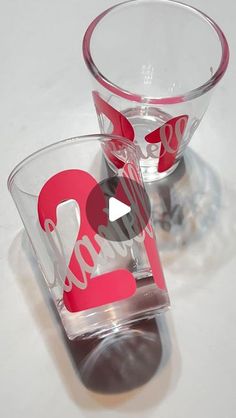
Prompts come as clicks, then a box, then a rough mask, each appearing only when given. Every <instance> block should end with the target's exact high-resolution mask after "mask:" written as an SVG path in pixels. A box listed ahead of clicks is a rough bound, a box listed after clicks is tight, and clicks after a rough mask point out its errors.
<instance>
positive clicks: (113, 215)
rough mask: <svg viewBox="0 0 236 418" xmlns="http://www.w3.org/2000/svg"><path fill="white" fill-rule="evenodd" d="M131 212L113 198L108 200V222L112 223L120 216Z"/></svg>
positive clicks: (127, 207) (126, 206)
mask: <svg viewBox="0 0 236 418" xmlns="http://www.w3.org/2000/svg"><path fill="white" fill-rule="evenodd" d="M130 211H131V207H130V206H128V205H126V204H125V203H122V202H121V201H120V200H118V199H116V198H115V197H110V199H109V221H110V222H114V221H117V219H119V218H122V216H124V215H127V213H129V212H130Z"/></svg>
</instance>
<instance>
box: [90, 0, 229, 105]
mask: <svg viewBox="0 0 236 418" xmlns="http://www.w3.org/2000/svg"><path fill="white" fill-rule="evenodd" d="M143 2H144V0H127V1H123V2H121V3H118V4H116V5H114V6H112V7H109V8H108V9H106V10H105V11H104V12H102V13H101V14H99V15H98V16H97V17H96V18H95V19H94V20H93V21H92V22H91V23H90V25H89V26H88V28H87V30H86V32H85V34H84V38H83V45H82V50H83V56H84V60H85V63H86V65H87V67H88V69H89V71H90V73H91V74H92V75H93V77H94V78H95V79H96V80H97V81H98V82H99V83H100V84H101V85H102V86H103V87H105V88H106V89H108V90H109V91H110V92H112V93H114V94H116V95H117V96H120V97H122V98H124V99H127V100H132V101H134V102H138V103H148V104H175V103H182V102H185V101H188V100H192V99H194V98H197V97H199V96H201V95H202V94H204V93H206V92H207V91H208V90H210V89H212V88H213V87H214V86H215V85H216V84H217V83H218V82H219V81H220V79H221V78H222V77H223V75H224V73H225V71H226V69H227V66H228V62H229V46H228V42H227V40H226V37H225V35H224V33H223V31H222V30H221V29H220V27H219V26H218V25H217V23H216V22H215V21H214V20H212V19H211V18H210V17H209V16H208V15H207V14H205V13H204V12H202V11H201V10H199V9H197V8H195V7H192V6H189V5H188V4H185V3H182V2H178V1H173V0H156V2H159V3H169V4H170V5H171V6H173V7H176V6H180V7H182V8H184V9H189V10H190V11H191V12H193V13H196V14H198V15H199V16H200V17H201V18H202V19H203V20H204V21H205V22H206V23H208V24H209V25H210V26H211V27H212V28H213V29H214V30H215V32H216V34H217V35H218V38H219V41H220V44H221V60H220V64H219V66H218V68H217V69H216V71H215V72H214V74H213V75H212V76H211V78H209V79H208V80H207V81H206V82H205V83H203V84H201V85H200V86H199V87H196V88H194V89H192V90H189V91H187V92H185V93H183V94H181V95H177V96H167V97H153V96H145V95H139V94H136V93H132V92H131V91H129V90H126V89H123V88H122V87H120V86H118V85H116V84H114V83H113V82H112V81H110V80H109V79H108V78H106V76H105V75H103V74H102V73H101V72H100V71H99V69H98V68H97V66H96V64H95V63H94V61H93V58H92V54H91V39H92V36H93V32H94V30H95V28H96V27H97V25H98V24H99V22H100V21H101V20H102V19H103V18H104V17H105V16H106V15H107V14H108V13H110V12H112V11H113V10H114V9H116V8H120V7H122V6H124V5H127V6H129V5H130V4H131V3H137V4H138V3H143Z"/></svg>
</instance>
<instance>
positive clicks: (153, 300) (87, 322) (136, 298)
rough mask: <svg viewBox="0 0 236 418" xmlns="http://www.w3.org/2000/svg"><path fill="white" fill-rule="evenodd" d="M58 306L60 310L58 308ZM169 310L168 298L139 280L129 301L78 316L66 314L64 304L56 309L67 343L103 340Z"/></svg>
mask: <svg viewBox="0 0 236 418" xmlns="http://www.w3.org/2000/svg"><path fill="white" fill-rule="evenodd" d="M60 305H61V306H60ZM168 307H169V297H168V293H167V291H165V290H160V289H159V288H158V287H157V286H156V284H154V283H153V282H152V280H151V279H149V278H146V279H144V280H141V281H140V283H139V285H138V288H137V290H136V293H135V294H134V295H133V296H132V297H131V298H128V299H124V300H122V301H119V302H115V303H112V304H110V305H105V306H100V307H98V308H95V309H89V310H87V311H82V312H78V313H71V312H69V311H68V310H67V309H66V308H65V306H64V304H63V302H62V301H61V303H60V304H59V306H58V310H59V313H60V317H61V320H62V323H63V325H64V328H65V330H66V333H67V336H68V338H69V339H71V340H73V339H75V338H77V337H78V336H79V337H80V338H82V339H84V338H92V337H94V336H96V337H101V338H103V337H105V336H107V335H110V334H113V333H115V332H118V331H119V330H120V329H124V327H128V326H129V325H130V324H132V323H134V322H135V321H139V320H140V319H144V318H153V317H154V316H155V315H157V314H158V313H161V312H163V311H165V310H166V309H167V308H168Z"/></svg>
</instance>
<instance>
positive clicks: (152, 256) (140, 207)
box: [116, 163, 166, 290]
mask: <svg viewBox="0 0 236 418" xmlns="http://www.w3.org/2000/svg"><path fill="white" fill-rule="evenodd" d="M122 174H123V176H124V178H127V182H126V188H128V189H127V194H128V195H129V196H130V198H129V200H130V201H131V202H135V208H136V209H134V211H135V212H136V215H137V216H138V220H139V223H140V224H141V225H142V224H143V225H144V224H145V217H146V216H148V215H147V210H146V206H145V197H144V195H143V188H142V187H141V178H140V175H139V173H138V171H137V168H136V167H135V165H134V164H132V163H126V164H125V165H124V167H123V169H122ZM130 178H132V180H135V183H133V182H129V179H130ZM134 184H135V185H136V186H137V187H135V188H134ZM139 185H140V187H138V186H139ZM116 195H117V196H119V190H118V191H117V192H116ZM140 230H142V227H141V228H140ZM143 236H144V246H145V250H146V253H147V256H148V260H149V264H150V267H151V270H152V275H153V279H154V282H155V283H156V285H157V286H158V287H159V288H160V289H162V290H166V284H165V279H164V275H163V271H162V267H161V262H160V258H159V254H158V250H157V244H156V239H155V235H154V231H153V228H152V225H151V223H150V220H149V222H148V223H147V225H146V227H145V229H144V230H143Z"/></svg>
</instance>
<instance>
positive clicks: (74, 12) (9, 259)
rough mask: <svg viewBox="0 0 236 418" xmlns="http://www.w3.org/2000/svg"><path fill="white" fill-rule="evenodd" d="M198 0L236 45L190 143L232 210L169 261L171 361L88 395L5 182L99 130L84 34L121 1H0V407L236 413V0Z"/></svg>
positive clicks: (171, 415)
mask: <svg viewBox="0 0 236 418" xmlns="http://www.w3.org/2000/svg"><path fill="white" fill-rule="evenodd" d="M189 3H190V4H191V5H195V6H196V7H198V8H200V9H202V10H203V11H205V12H206V13H207V14H209V15H210V16H212V17H213V18H214V19H215V20H216V21H217V22H218V23H219V24H220V26H221V27H222V29H223V30H224V32H225V34H226V36H227V38H228V40H229V45H230V49H231V60H230V65H229V68H228V71H227V74H226V76H225V77H224V79H223V80H222V81H221V83H220V85H219V86H218V88H217V90H216V92H215V94H214V96H213V98H212V101H211V105H210V107H209V109H208V112H207V114H206V116H205V118H204V120H203V122H202V124H201V125H200V127H199V129H198V131H197V132H196V134H195V136H194V139H193V141H192V143H191V148H192V149H194V150H195V151H196V153H197V154H198V155H200V156H201V158H202V159H203V161H204V164H205V165H207V167H209V169H210V170H211V172H212V173H213V175H214V177H215V178H216V179H217V182H218V183H219V184H220V190H221V207H220V208H219V209H218V214H217V221H216V225H215V227H214V228H213V231H211V234H209V236H208V234H205V235H204V236H203V237H202V242H201V241H200V243H198V246H197V247H196V246H194V245H189V246H187V248H184V249H181V250H179V253H177V254H176V257H177V258H176V260H177V264H178V268H176V263H175V264H174V265H173V264H171V263H170V262H169V261H168V260H165V258H163V263H164V271H165V276H166V280H167V284H168V288H169V293H170V297H171V301H172V309H171V312H170V313H168V315H167V323H168V328H169V333H170V338H171V342H172V349H171V354H170V358H169V360H168V362H167V363H166V364H165V365H164V366H162V367H160V370H159V372H158V373H157V374H156V375H155V376H154V378H153V379H152V380H151V381H150V382H149V383H148V384H146V385H145V386H143V387H141V388H140V389H137V390H134V391H131V392H129V393H125V394H123V395H114V396H107V395H98V394H94V393H92V392H90V391H88V390H87V389H85V388H84V387H83V385H82V384H81V383H80V381H79V379H78V378H77V376H76V375H75V372H74V370H73V367H72V364H71V361H70V359H69V357H68V354H67V352H66V350H65V347H64V345H63V342H62V339H61V337H60V335H59V333H58V331H57V329H56V326H55V323H54V320H53V319H52V317H51V315H50V312H49V310H48V308H47V307H46V306H45V302H44V300H43V297H42V294H41V291H40V289H39V287H38V285H37V283H36V281H35V280H34V275H33V272H32V270H31V267H30V266H29V265H28V262H27V260H26V259H24V256H23V255H22V253H21V251H20V247H19V242H18V241H19V237H20V235H19V233H20V231H21V229H22V225H21V221H20V219H19V216H18V214H17V212H16V209H15V207H14V205H13V202H12V201H11V198H10V195H9V194H8V191H7V188H6V179H7V175H8V174H9V172H10V170H11V169H12V168H13V166H14V165H15V164H16V163H17V162H19V161H20V160H21V159H22V158H24V157H25V156H27V155H28V154H30V153H31V152H33V151H35V150H36V149H38V148H40V147H42V146H45V145H47V144H49V143H51V142H54V141H55V140H58V139H62V138H66V137H71V136H75V135H78V134H85V133H91V132H96V131H98V127H97V121H96V116H95V112H94V108H93V104H92V100H91V95H90V80H89V77H88V73H87V70H86V68H85V65H84V63H83V60H82V54H81V41H82V35H83V33H84V31H85V29H86V27H87V25H88V24H89V23H90V21H91V20H92V18H94V17H95V16H96V15H97V14H98V13H99V12H101V11H102V10H103V9H105V8H107V7H108V6H110V5H112V4H115V1H113V0H100V1H96V0H86V1H82V0H40V1H36V0H5V1H4V0H2V1H1V3H0V32H1V35H0V45H1V46H0V102H1V103H0V105H1V112H0V129H1V131H0V141H1V142H0V144H1V148H0V150H1V151H0V158H1V176H0V179H1V180H0V186H1V203H0V205H1V206H0V216H1V218H0V232H1V236H0V244H1V246H0V249H1V254H0V271H1V282H0V326H1V330H0V335H1V343H0V350H1V374H0V379H1V381H0V411H1V412H0V414H1V416H2V417H4V418H19V417H25V418H29V417H34V418H37V417H40V418H41V417H44V416H46V417H50V418H74V417H76V418H80V417H92V418H93V417H96V418H97V417H102V418H105V417H109V418H110V417H128V416H136V417H158V418H167V417H168V418H182V417H190V418H199V417H203V418H205V417H206V418H210V417H212V418H213V417H214V418H222V417H224V418H233V417H235V410H236V396H235V382H236V325H235V320H236V303H235V299H236V277H235V272H236V258H235V251H236V240H235V231H236V220H235V211H236V209H235V208H236V185H235V173H236V169H235V165H236V164H235V153H236V142H235V141H236V137H235V128H234V127H235V82H236V79H235V50H236V26H235V15H236V13H235V12H236V5H235V1H234V0H225V1H216V0H208V1H207V2H206V1H204V0H195V1H192V0H189ZM209 53H210V51H209ZM186 260H188V261H186ZM189 260H191V263H190V261H189ZM188 263H189V264H188ZM181 266H182V267H181Z"/></svg>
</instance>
